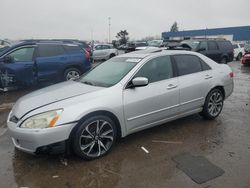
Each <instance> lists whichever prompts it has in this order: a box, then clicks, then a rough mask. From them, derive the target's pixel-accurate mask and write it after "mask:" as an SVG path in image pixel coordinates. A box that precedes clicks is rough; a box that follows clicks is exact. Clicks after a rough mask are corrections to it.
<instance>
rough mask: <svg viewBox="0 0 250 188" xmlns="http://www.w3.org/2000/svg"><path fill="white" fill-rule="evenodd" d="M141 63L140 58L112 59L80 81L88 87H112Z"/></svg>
mask: <svg viewBox="0 0 250 188" xmlns="http://www.w3.org/2000/svg"><path fill="white" fill-rule="evenodd" d="M140 61H141V59H140V58H129V57H116V58H112V59H110V60H108V61H106V62H104V63H102V64H100V65H99V66H97V67H96V68H94V69H93V70H91V71H90V72H88V73H87V74H85V75H83V77H81V78H80V80H79V81H80V82H82V83H84V84H88V85H94V86H100V87H110V86H113V85H115V84H117V83H118V82H119V81H120V80H121V79H122V78H123V77H124V76H125V75H126V74H127V73H128V72H129V71H130V70H131V69H132V68H133V67H134V66H135V65H136V64H137V63H138V62H140Z"/></svg>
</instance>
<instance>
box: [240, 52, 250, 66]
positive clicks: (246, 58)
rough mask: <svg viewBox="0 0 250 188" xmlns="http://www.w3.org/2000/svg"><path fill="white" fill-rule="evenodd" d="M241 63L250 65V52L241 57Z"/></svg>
mask: <svg viewBox="0 0 250 188" xmlns="http://www.w3.org/2000/svg"><path fill="white" fill-rule="evenodd" d="M241 63H242V64H243V65H250V54H249V53H246V54H245V55H244V56H243V58H242V59H241Z"/></svg>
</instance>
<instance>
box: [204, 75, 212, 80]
mask: <svg viewBox="0 0 250 188" xmlns="http://www.w3.org/2000/svg"><path fill="white" fill-rule="evenodd" d="M211 78H213V76H211V75H209V74H207V75H206V76H205V79H206V80H207V79H211Z"/></svg>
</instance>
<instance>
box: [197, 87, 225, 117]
mask: <svg viewBox="0 0 250 188" xmlns="http://www.w3.org/2000/svg"><path fill="white" fill-rule="evenodd" d="M223 103H224V96H223V93H222V92H221V90H220V89H217V88H216V89H213V90H212V91H210V92H209V93H208V95H207V97H206V100H205V103H204V106H203V110H202V112H201V113H200V115H201V116H203V117H204V118H205V119H209V120H213V119H215V118H216V117H218V116H219V115H220V113H221V111H222V108H223Z"/></svg>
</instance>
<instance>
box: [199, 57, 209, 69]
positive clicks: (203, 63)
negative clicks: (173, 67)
mask: <svg viewBox="0 0 250 188" xmlns="http://www.w3.org/2000/svg"><path fill="white" fill-rule="evenodd" d="M199 60H200V62H201V67H202V70H203V71H207V70H211V67H210V66H209V65H208V64H207V63H205V62H204V61H203V60H201V59H200V58H199Z"/></svg>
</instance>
